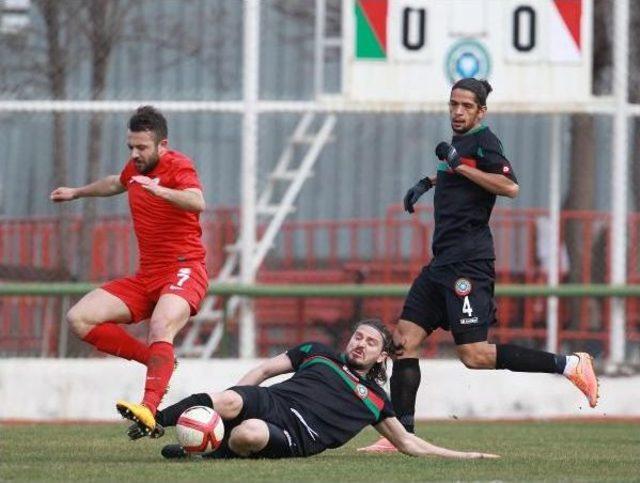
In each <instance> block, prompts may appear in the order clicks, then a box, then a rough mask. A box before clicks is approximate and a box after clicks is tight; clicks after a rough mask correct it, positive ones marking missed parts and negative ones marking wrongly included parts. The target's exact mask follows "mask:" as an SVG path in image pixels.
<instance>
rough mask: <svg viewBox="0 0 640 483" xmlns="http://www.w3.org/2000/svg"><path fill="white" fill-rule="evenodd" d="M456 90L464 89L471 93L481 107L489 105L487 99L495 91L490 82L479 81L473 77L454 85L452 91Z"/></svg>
mask: <svg viewBox="0 0 640 483" xmlns="http://www.w3.org/2000/svg"><path fill="white" fill-rule="evenodd" d="M454 89H464V90H466V91H471V92H473V93H474V95H475V96H476V102H477V103H478V105H479V106H480V107H485V106H486V105H487V97H488V96H489V94H490V93H491V91H492V90H493V88H492V87H491V84H489V81H487V80H485V79H483V80H478V79H475V78H473V77H467V78H465V79H460V80H459V81H458V82H456V83H455V84H453V87H452V88H451V91H452V92H453V90H454Z"/></svg>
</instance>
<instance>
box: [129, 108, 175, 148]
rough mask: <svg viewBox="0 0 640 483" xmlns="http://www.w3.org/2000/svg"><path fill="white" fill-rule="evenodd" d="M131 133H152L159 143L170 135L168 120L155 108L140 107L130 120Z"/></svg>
mask: <svg viewBox="0 0 640 483" xmlns="http://www.w3.org/2000/svg"><path fill="white" fill-rule="evenodd" d="M129 131H131V132H142V131H148V132H152V133H153V134H154V135H155V137H156V142H157V143H159V142H160V141H162V140H163V139H166V138H167V136H168V135H169V129H168V128H167V120H166V119H165V118H164V116H163V115H162V113H161V112H160V111H158V110H157V109H156V108H155V107H153V106H140V107H139V108H138V109H136V112H135V113H134V114H133V115H132V116H131V118H130V119H129Z"/></svg>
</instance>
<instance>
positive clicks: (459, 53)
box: [444, 39, 491, 84]
mask: <svg viewBox="0 0 640 483" xmlns="http://www.w3.org/2000/svg"><path fill="white" fill-rule="evenodd" d="M444 69H445V72H446V75H447V78H448V79H449V82H451V84H454V83H455V82H456V81H458V80H460V79H464V78H466V77H475V78H477V79H486V78H487V77H489V73H490V72H491V57H489V52H488V51H487V49H486V48H485V47H484V45H482V44H481V43H480V42H478V41H477V40H474V39H462V40H459V41H458V42H456V43H455V44H453V45H452V46H451V48H450V49H449V52H448V53H447V57H446V59H445V66H444Z"/></svg>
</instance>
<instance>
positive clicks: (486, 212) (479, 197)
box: [432, 125, 517, 266]
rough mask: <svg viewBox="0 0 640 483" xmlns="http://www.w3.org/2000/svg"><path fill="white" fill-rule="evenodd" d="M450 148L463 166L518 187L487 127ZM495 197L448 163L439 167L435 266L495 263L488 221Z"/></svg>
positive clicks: (455, 138)
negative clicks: (455, 170)
mask: <svg viewBox="0 0 640 483" xmlns="http://www.w3.org/2000/svg"><path fill="white" fill-rule="evenodd" d="M451 144H452V145H453V146H454V147H455V148H456V150H457V151H458V154H460V157H461V158H462V163H463V164H466V165H468V166H472V167H474V168H477V169H479V170H481V171H484V172H486V173H496V174H498V173H499V174H503V175H504V176H507V177H508V178H510V179H511V180H513V181H514V182H516V183H517V179H516V176H515V173H514V172H513V168H512V167H511V164H510V163H509V161H508V160H507V158H506V157H505V156H504V154H503V151H502V144H501V143H500V140H499V139H498V138H497V137H496V135H495V134H493V133H492V132H491V130H490V129H489V128H488V127H487V126H484V125H480V126H478V127H477V128H475V129H473V130H471V131H469V132H467V133H465V134H462V135H455V136H453V138H452V140H451ZM495 203H496V195H494V194H492V193H490V192H489V191H487V190H485V189H484V188H482V187H481V186H480V185H478V184H476V183H474V182H473V181H471V180H469V179H467V178H466V177H464V176H463V175H461V174H458V173H455V172H453V171H452V170H451V169H450V168H449V165H448V164H447V163H446V162H441V163H439V165H438V176H437V182H436V188H435V195H434V200H433V204H434V216H435V230H434V234H433V243H432V250H433V261H432V266H442V265H448V264H450V263H457V262H463V261H468V260H493V259H495V253H494V248H493V237H492V236H491V230H490V229H489V218H490V217H491V212H492V210H493V206H494V205H495Z"/></svg>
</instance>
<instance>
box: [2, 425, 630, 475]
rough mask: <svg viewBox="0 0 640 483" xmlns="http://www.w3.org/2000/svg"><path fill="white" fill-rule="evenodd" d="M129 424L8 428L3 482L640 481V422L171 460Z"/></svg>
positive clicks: (453, 429)
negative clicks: (438, 454) (417, 443)
mask: <svg viewBox="0 0 640 483" xmlns="http://www.w3.org/2000/svg"><path fill="white" fill-rule="evenodd" d="M125 429H126V424H125V423H124V422H123V423H121V424H70V425H52V424H30V425H3V426H0V481H6V480H14V481H15V480H30V481H34V480H47V481H52V480H58V481H61V480H65V481H89V480H94V481H95V480H103V481H107V480H108V481H197V480H199V481H225V482H226V481H368V482H370V481H378V482H380V481H428V480H439V481H445V480H446V481H451V480H456V481H466V480H473V481H496V480H502V481H523V480H526V481H532V480H535V481H560V480H562V481H640V422H639V421H622V422H620V421H618V422H616V421H613V422H606V421H604V422H600V421H597V422H595V421H579V422H578V421H576V422H564V421H563V422H553V421H552V422H465V421H450V422H429V423H422V424H420V425H419V426H418V431H417V432H418V434H419V435H420V436H422V437H424V438H427V439H428V440H429V441H431V442H433V443H435V444H439V445H442V446H448V447H451V448H455V449H463V450H482V451H486V452H494V453H499V454H501V455H502V458H501V459H500V460H478V461H456V460H444V459H438V458H411V457H408V456H404V455H397V454H385V455H364V454H361V453H357V452H356V448H357V447H359V446H362V445H365V444H368V443H370V442H372V441H374V440H375V439H376V436H377V433H375V431H374V430H373V429H367V430H366V431H364V432H362V433H361V434H360V435H359V436H358V437H356V438H354V439H353V440H352V441H351V442H349V444H348V445H347V446H345V447H343V448H340V449H338V450H329V451H326V452H325V453H323V454H321V455H318V456H314V457H311V458H305V459H291V460H278V461H266V460H262V461H255V460H229V461H212V460H201V459H192V460H189V461H165V460H163V459H162V457H161V456H160V454H159V451H160V448H161V447H162V445H163V444H166V443H168V442H173V439H174V433H173V431H170V432H169V433H168V434H167V436H165V437H164V438H162V439H161V440H149V439H146V440H142V441H136V442H131V441H129V440H128V439H127V438H126V436H125Z"/></svg>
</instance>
